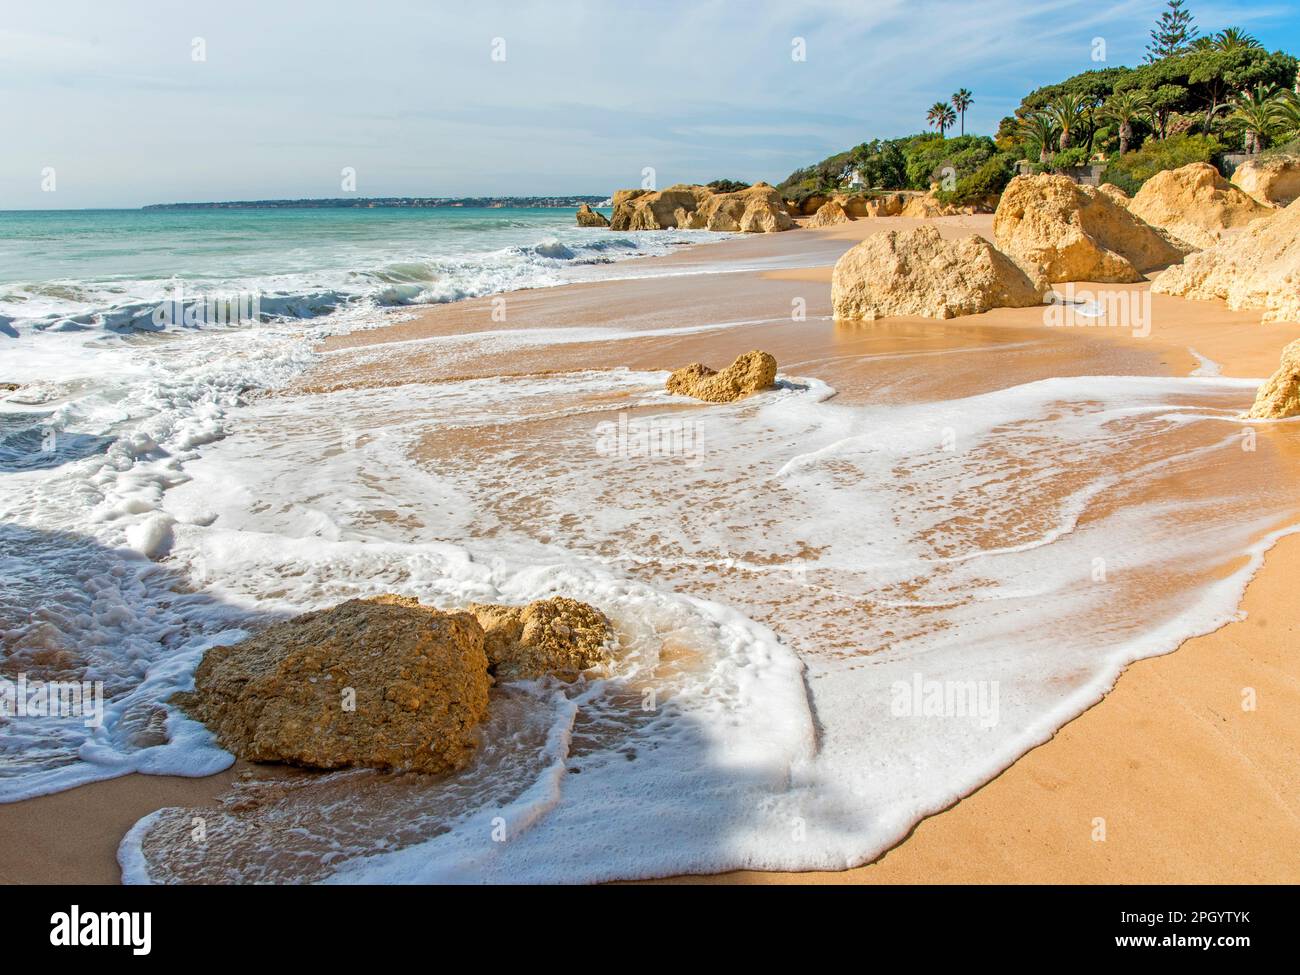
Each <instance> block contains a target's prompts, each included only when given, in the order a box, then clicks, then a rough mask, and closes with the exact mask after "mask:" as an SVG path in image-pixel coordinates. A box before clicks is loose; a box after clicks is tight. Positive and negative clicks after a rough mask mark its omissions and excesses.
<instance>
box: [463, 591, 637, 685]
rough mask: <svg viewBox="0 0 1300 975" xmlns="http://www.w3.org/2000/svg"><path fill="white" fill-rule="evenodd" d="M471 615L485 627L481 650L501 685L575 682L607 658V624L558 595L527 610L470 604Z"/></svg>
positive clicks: (593, 612)
mask: <svg viewBox="0 0 1300 975" xmlns="http://www.w3.org/2000/svg"><path fill="white" fill-rule="evenodd" d="M469 611H470V612H471V613H473V614H474V616H475V618H477V619H478V622H479V625H480V626H482V627H483V649H484V650H485V651H486V653H487V659H488V666H489V667H490V668H491V670H492V673H493V674H494V676H495V677H496V679H497V680H498V681H512V680H532V679H534V678H537V677H541V676H543V675H545V674H555V675H557V676H560V677H565V678H571V677H576V676H577V675H578V672H579V671H583V670H587V669H588V668H589V667H594V666H596V665H597V664H599V663H601V662H603V661H605V660H606V659H608V656H609V653H608V649H607V647H608V644H609V640H610V636H611V633H612V630H611V628H610V625H609V620H608V619H606V618H605V614H604V613H602V612H601V611H600V610H598V609H595V608H594V607H592V606H588V605H587V604H586V603H580V602H578V601H577V600H576V599H568V598H566V597H564V596H556V597H553V598H551V599H539V600H537V601H535V602H531V603H529V604H528V605H527V606H499V605H496V604H494V603H470V605H469Z"/></svg>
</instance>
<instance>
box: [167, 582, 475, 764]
mask: <svg viewBox="0 0 1300 975" xmlns="http://www.w3.org/2000/svg"><path fill="white" fill-rule="evenodd" d="M490 683H491V678H490V677H489V676H488V661H487V656H486V654H484V652H483V630H482V628H481V627H480V626H479V624H478V622H477V621H476V620H475V619H474V617H473V616H471V615H470V614H469V613H440V612H437V611H436V610H431V609H428V608H426V607H422V606H418V604H417V605H415V606H411V605H408V604H406V603H405V602H403V601H399V600H395V599H393V600H389V599H386V598H385V597H380V598H379V599H373V600H370V599H352V600H349V601H348V602H345V603H343V604H341V605H339V606H335V607H333V608H332V609H326V610H320V611H318V612H314V613H306V614H304V615H302V616H299V617H296V618H295V619H292V620H288V621H286V622H283V623H276V624H274V625H272V626H270V627H268V628H267V629H265V630H263V631H262V632H261V633H258V634H256V635H254V636H252V637H249V638H248V639H247V640H244V641H242V642H240V643H237V644H234V645H233V646H228V647H213V648H212V649H211V650H209V651H208V652H207V654H206V655H205V656H204V658H203V660H202V662H201V663H200V664H199V666H198V669H197V670H196V671H195V674H194V685H195V690H194V692H193V693H192V694H185V695H180V696H179V697H178V699H177V700H176V703H178V704H180V705H181V706H182V707H184V708H185V710H186V711H187V712H188V713H189V714H190V715H192V716H193V717H195V718H197V719H199V720H200V721H203V722H204V723H205V724H207V726H208V727H209V728H210V729H211V730H212V731H213V732H214V733H215V734H216V736H217V740H218V742H220V744H221V746H222V747H223V748H225V749H227V750H228V751H231V752H233V753H234V754H235V755H237V756H239V757H240V758H243V759H246V760H248V761H253V762H286V763H288V764H290V765H302V766H306V767H309V768H318V769H335V768H348V767H352V766H360V767H368V768H381V769H399V770H409V771H416V772H447V771H453V770H455V769H459V768H463V767H464V766H466V765H467V764H469V762H470V760H471V759H472V758H473V755H474V748H475V738H474V729H475V727H476V726H477V725H478V723H479V722H480V721H482V720H483V718H484V717H485V716H486V715H487V708H488V686H489V684H490ZM349 708H351V709H349Z"/></svg>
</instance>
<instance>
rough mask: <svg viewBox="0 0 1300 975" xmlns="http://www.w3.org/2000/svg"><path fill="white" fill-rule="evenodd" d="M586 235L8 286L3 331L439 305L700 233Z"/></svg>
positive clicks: (668, 246) (654, 251)
mask: <svg viewBox="0 0 1300 975" xmlns="http://www.w3.org/2000/svg"><path fill="white" fill-rule="evenodd" d="M522 226H528V225H527V224H523V225H522ZM530 229H531V230H533V231H534V232H535V231H536V227H530ZM583 233H584V234H585V235H586V236H566V237H563V238H562V237H561V236H559V235H557V234H548V235H545V236H542V237H541V238H540V239H537V240H534V241H533V242H531V243H519V244H511V245H508V246H505V247H500V248H497V249H495V250H491V251H478V252H473V251H471V252H463V253H450V254H444V255H436V256H430V257H425V258H418V259H415V258H402V259H399V260H384V261H377V262H376V263H375V264H374V265H373V266H364V265H363V266H357V267H348V268H342V269H337V268H329V267H322V268H318V269H314V270H303V271H297V272H293V273H286V274H274V275H236V274H229V275H225V276H213V275H211V274H209V275H206V276H203V277H195V278H190V279H186V278H183V277H178V276H172V277H167V278H139V279H132V280H98V281H97V280H84V281H82V280H65V281H44V282H24V283H14V284H10V285H7V286H5V288H4V293H3V294H0V335H7V336H9V337H11V338H12V337H17V336H19V335H21V334H40V333H43V332H50V333H59V332H89V331H96V330H99V331H106V332H115V333H122V332H149V331H169V330H175V329H181V328H191V329H192V328H213V327H229V326H231V325H235V326H248V325H254V324H265V323H267V322H271V321H286V320H292V319H311V318H319V317H321V316H326V315H331V314H334V313H335V312H337V311H339V310H340V309H342V308H345V307H349V306H355V305H368V306H371V307H375V308H380V309H382V308H400V307H406V306H412V305H427V304H442V303H446V302H451V301H460V300H464V299H467V298H478V297H482V296H484V295H489V294H497V293H500V292H503V291H511V290H517V289H523V288H539V287H553V286H555V285H560V284H565V283H568V282H570V281H573V280H579V279H581V269H582V268H584V267H588V268H589V267H593V266H598V265H606V264H611V263H614V262H616V261H624V260H631V259H636V258H640V257H652V256H660V255H664V254H667V253H670V252H671V251H673V250H674V249H676V248H678V247H680V246H683V245H685V244H690V243H699V242H700V237H699V235H690V234H687V233H679V232H675V231H657V232H648V233H643V234H639V235H637V236H635V237H628V236H618V237H609V236H591V232H590V231H584V232H583ZM712 236H713V237H715V238H718V239H720V238H721V236H722V235H712ZM243 305H253V311H252V313H251V314H244V315H238V314H234V313H232V311H231V309H237V308H239V307H242V306H243Z"/></svg>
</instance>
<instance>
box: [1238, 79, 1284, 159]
mask: <svg viewBox="0 0 1300 975" xmlns="http://www.w3.org/2000/svg"><path fill="white" fill-rule="evenodd" d="M1281 108H1282V102H1281V101H1280V100H1279V99H1278V97H1277V91H1276V90H1275V89H1267V88H1265V87H1264V86H1263V85H1256V86H1255V89H1254V90H1253V91H1247V92H1243V93H1242V94H1240V95H1237V96H1236V97H1235V98H1234V99H1233V100H1232V114H1231V115H1230V116H1229V118H1230V119H1232V120H1233V121H1234V122H1239V123H1240V124H1241V126H1242V128H1244V129H1245V130H1246V135H1245V149H1246V151H1247V152H1249V153H1255V152H1259V150H1261V149H1263V148H1264V143H1265V142H1266V141H1267V140H1268V137H1269V136H1270V135H1272V133H1273V132H1274V130H1275V129H1277V127H1278V122H1279V118H1278V116H1279V110H1280V109H1281Z"/></svg>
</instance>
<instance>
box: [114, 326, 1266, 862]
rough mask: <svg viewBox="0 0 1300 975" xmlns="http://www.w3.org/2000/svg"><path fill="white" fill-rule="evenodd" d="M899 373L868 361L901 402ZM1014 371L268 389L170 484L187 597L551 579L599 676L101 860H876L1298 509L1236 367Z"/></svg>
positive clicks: (1168, 638)
mask: <svg viewBox="0 0 1300 975" xmlns="http://www.w3.org/2000/svg"><path fill="white" fill-rule="evenodd" d="M956 338H957V337H954V342H953V347H952V349H951V350H950V354H951V355H954V356H958V355H969V354H970V353H969V351H968V350H966V349H965V348H964V346H963V345H961V344H960V343H959V342H957V341H956V340H955V339H956ZM642 339H643V337H638V339H637V340H638V341H640V340H642ZM485 341H490V340H485ZM943 354H944V353H943V350H941V349H940V350H935V349H933V348H931V349H927V351H926V352H925V354H924V355H917V356H916V357H915V359H914V365H913V368H915V369H917V370H926V371H932V370H934V369H935V368H941V367H942V366H941V363H940V365H938V366H936V362H935V359H936V357H937V358H939V359H940V360H941V359H942V356H943ZM907 359H908V354H907V352H906V351H899V352H898V353H897V354H896V355H892V356H890V357H887V358H882V357H874V358H864V360H863V362H862V363H861V364H860V368H859V369H858V372H857V374H858V377H859V379H860V380H861V382H862V384H863V386H864V387H865V388H868V389H869V388H870V387H871V386H872V383H873V375H879V376H880V377H881V379H882V381H885V380H886V379H887V381H888V382H889V383H890V384H893V383H896V382H897V381H898V375H899V370H900V368H902V369H906V368H907V367H906V365H905V363H906V361H907ZM900 363H904V365H900ZM1003 378H1004V379H1006V380H1009V381H1010V385H1007V386H1005V387H1002V388H996V389H993V390H992V391H987V392H978V393H973V394H971V395H955V396H954V397H953V398H951V399H946V400H939V401H931V402H923V403H909V404H897V405H892V406H891V405H886V404H884V403H880V404H876V405H864V404H863V403H861V402H858V403H842V402H837V398H836V397H835V396H834V395H833V394H834V391H833V390H832V389H831V388H830V387H828V386H826V385H825V384H824V383H822V382H821V381H819V380H817V379H815V378H811V377H803V376H798V375H790V376H785V375H783V376H782V377H781V379H782V382H781V387H780V388H779V389H777V390H776V391H773V392H770V393H766V394H762V395H760V396H757V397H754V398H752V399H750V400H747V401H744V402H742V403H738V404H732V405H726V406H710V405H702V404H695V403H688V402H686V401H683V400H679V399H676V398H673V397H669V396H667V395H666V394H664V393H663V392H661V390H662V383H663V379H664V374H662V373H656V372H637V371H631V370H612V371H591V372H579V373H570V374H565V375H560V376H534V377H514V378H511V379H509V380H496V379H483V380H465V381H449V382H439V383H433V384H403V385H401V386H397V387H390V388H368V389H359V390H336V391H334V392H331V393H327V394H318V395H304V396H295V395H287V396H280V397H276V398H273V399H267V400H263V401H261V402H259V403H257V404H255V405H254V406H252V407H250V408H249V409H248V410H247V411H246V412H245V414H244V415H243V417H242V418H241V428H240V432H239V435H237V436H233V437H230V438H228V439H226V440H225V441H224V442H222V443H221V444H219V445H216V446H214V447H213V448H212V449H211V450H210V451H207V452H206V453H205V455H204V456H203V457H202V458H201V459H200V460H198V461H196V462H195V463H192V464H191V465H189V466H188V468H187V472H188V473H189V474H190V475H191V477H192V478H193V480H192V481H190V482H189V483H187V484H185V485H183V486H180V487H178V488H176V489H174V490H172V491H170V492H168V495H167V500H166V509H167V510H168V512H169V513H170V514H171V515H172V516H173V517H175V518H176V520H177V523H178V527H177V530H176V544H175V546H174V547H173V549H172V563H173V564H175V565H177V566H178V567H182V568H183V570H184V571H185V572H187V573H188V574H189V575H190V576H192V577H195V578H201V579H202V580H203V583H204V589H205V591H206V592H208V593H210V594H213V595H214V596H215V597H217V598H218V599H219V600H221V601H223V602H228V603H232V604H236V605H246V604H249V605H251V604H253V603H255V602H256V603H260V604H261V605H263V606H265V607H267V608H280V607H284V608H285V609H286V610H288V609H291V608H292V609H298V608H304V607H307V606H317V605H325V604H329V603H333V602H336V601H338V600H340V599H343V598H346V597H349V596H353V595H359V594H366V593H373V592H377V591H381V590H393V591H398V592H403V593H407V594H410V595H415V596H418V597H419V598H421V599H422V600H424V601H425V602H428V603H431V604H434V605H438V606H444V607H453V606H456V605H460V604H463V603H464V602H465V601H467V600H470V599H496V600H504V601H523V600H526V599H531V598H537V597H540V596H544V595H549V594H552V593H565V594H569V595H575V596H577V597H578V598H581V599H585V600H588V601H590V602H592V603H594V604H596V605H598V606H600V607H601V608H602V609H604V610H605V611H606V612H607V613H608V614H609V615H610V617H611V618H612V619H613V620H614V621H615V623H616V625H617V627H618V629H619V632H620V641H621V647H620V652H619V660H618V662H617V663H616V664H615V665H614V666H613V667H612V668H611V670H610V671H609V673H607V674H604V675H601V676H599V677H597V678H593V679H591V680H589V681H587V682H584V683H581V684H579V685H577V686H573V687H569V686H564V685H558V684H557V685H535V684H529V685H518V686H515V687H512V688H509V689H505V690H502V691H501V692H499V693H500V695H501V699H502V701H503V703H502V705H501V706H500V707H499V708H498V710H497V711H496V712H495V713H494V717H493V719H492V724H491V726H489V727H488V728H486V729H485V736H484V740H485V742H486V743H487V745H486V747H485V750H484V754H483V755H482V757H481V758H480V760H479V761H478V762H477V763H476V765H475V766H474V768H473V769H471V770H469V771H468V772H467V773H465V774H463V775H459V776H454V777H452V778H450V779H447V780H443V781H429V780H416V781H414V782H413V781H412V780H411V779H410V778H409V777H384V776H377V775H370V774H363V773H356V774H349V775H348V776H328V777H323V778H321V779H317V780H309V781H305V782H297V783H295V785H294V787H293V788H292V789H285V790H284V792H283V794H281V793H280V792H279V791H275V789H278V788H279V787H271V788H272V789H273V792H274V794H273V797H272V798H271V799H264V798H256V797H257V796H258V795H259V793H265V791H266V790H267V789H268V788H269V787H268V786H266V785H265V784H262V783H256V784H252V785H249V786H247V787H245V788H244V789H241V790H237V791H236V795H235V797H232V799H231V800H230V802H229V804H228V805H227V806H226V807H225V808H224V809H223V810H222V811H221V812H220V813H219V817H220V818H219V822H220V824H221V825H220V828H219V830H218V832H219V833H220V834H221V835H222V836H223V839H222V840H221V841H220V842H219V843H213V842H209V844H208V845H207V847H206V848H205V849H203V850H202V851H196V850H194V848H193V844H192V843H191V842H190V841H189V838H188V837H189V828H188V826H187V825H186V824H187V823H189V822H190V820H191V818H192V817H193V816H194V815H197V814H200V813H202V811H194V810H189V811H186V810H175V811H170V812H169V811H164V812H162V813H159V814H156V816H155V817H154V818H152V819H150V820H147V821H145V822H142V824H141V825H140V826H139V827H138V828H137V830H136V831H135V833H134V834H133V836H132V837H130V838H128V841H127V842H126V844H124V851H126V852H127V857H126V863H127V864H128V865H129V866H130V867H131V869H130V870H129V871H128V875H129V876H131V877H132V878H134V879H143V878H145V877H146V876H148V877H150V878H152V879H155V880H198V879H217V878H220V877H230V876H238V877H240V878H243V879H289V878H297V879H302V880H321V879H331V878H332V879H338V880H346V879H379V880H403V881H416V880H446V879H450V880H468V881H475V880H568V881H583V880H601V879H608V878H612V877H628V876H648V875H662V874H668V873H679V872H689V871H715V870H722V869H726V868H730V867H739V866H748V867H759V868H777V869H807V868H814V867H817V868H834V867H843V866H847V865H851V864H856V863H860V862H863V861H864V860H866V859H869V858H870V857H872V856H873V855H875V854H877V853H879V852H880V851H881V850H882V849H884V848H885V847H887V846H888V845H889V844H890V843H891V842H893V841H894V840H896V839H897V838H898V837H899V836H900V835H902V834H903V833H904V832H905V831H906V830H907V829H908V828H909V827H910V826H911V825H912V824H914V823H915V821H916V820H917V819H918V818H919V817H921V816H923V815H925V814H927V813H929V812H931V811H934V810H937V809H939V808H942V807H943V806H945V805H947V804H948V803H950V802H951V801H952V800H953V799H955V798H957V797H958V796H960V795H961V794H963V793H965V792H967V791H969V790H970V789H971V788H974V787H975V786H976V785H978V784H979V783H981V782H983V781H986V780H987V779H988V778H990V777H991V776H992V775H994V774H996V773H997V772H998V771H1000V770H1001V769H1002V768H1004V767H1005V766H1006V765H1007V764H1009V763H1010V762H1011V761H1012V760H1014V758H1015V757H1017V756H1018V755H1020V754H1022V753H1023V752H1024V751H1025V750H1026V749H1028V748H1029V747H1032V745H1034V744H1036V743H1039V742H1041V741H1043V740H1045V739H1046V738H1047V737H1049V736H1050V735H1051V733H1052V732H1053V731H1054V730H1055V729H1056V728H1057V727H1059V726H1060V724H1061V723H1063V722H1064V721H1066V720H1068V719H1069V718H1070V717H1072V716H1073V715H1075V714H1077V713H1079V712H1080V711H1081V710H1083V709H1084V708H1086V707H1087V706H1089V705H1090V704H1092V703H1094V702H1095V701H1096V700H1097V699H1098V698H1099V697H1100V696H1101V694H1102V693H1104V691H1105V690H1106V689H1107V688H1108V687H1109V686H1110V684H1111V683H1112V682H1113V680H1114V678H1115V677H1116V675H1117V674H1118V672H1119V670H1120V669H1121V668H1122V667H1123V666H1124V665H1125V664H1127V663H1128V662H1130V661H1132V660H1133V659H1136V658H1138V657H1141V656H1146V655H1150V654H1153V653H1159V652H1165V651H1168V650H1170V649H1172V648H1173V647H1175V646H1176V645H1177V644H1178V643H1179V642H1180V641H1181V640H1182V639H1183V638H1185V637H1187V636H1190V635H1192V634H1195V633H1198V632H1202V631H1204V630H1207V629H1210V628H1212V627H1213V626H1215V625H1217V624H1218V623H1219V622H1222V621H1223V620H1224V619H1226V618H1229V617H1230V616H1231V615H1232V613H1233V610H1234V606H1235V603H1236V599H1237V596H1238V594H1239V592H1240V590H1241V588H1242V586H1243V585H1244V581H1245V578H1246V576H1247V575H1248V573H1249V571H1250V567H1251V562H1250V556H1252V555H1257V554H1258V552H1259V551H1260V549H1261V547H1262V546H1263V545H1265V544H1267V542H1266V539H1268V538H1269V537H1270V533H1271V532H1272V531H1274V530H1276V529H1278V528H1279V526H1281V525H1282V524H1283V523H1284V520H1285V516H1286V514H1287V512H1288V506H1289V504H1290V503H1291V501H1292V498H1291V497H1290V493H1289V492H1287V491H1286V490H1285V489H1283V488H1281V487H1277V486H1276V485H1282V484H1285V483H1287V481H1286V480H1285V479H1283V478H1279V477H1277V474H1278V472H1279V471H1280V469H1281V468H1282V466H1283V464H1284V459H1283V458H1281V457H1279V456H1277V455H1275V454H1274V453H1273V452H1272V446H1271V441H1270V439H1269V437H1268V436H1267V434H1265V435H1264V436H1262V437H1261V438H1260V441H1259V442H1258V443H1257V444H1256V447H1257V449H1255V450H1251V451H1246V450H1243V449H1242V444H1243V430H1244V428H1243V426H1242V424H1241V423H1240V422H1239V421H1238V420H1237V419H1236V414H1237V413H1238V412H1239V411H1240V410H1241V409H1242V408H1243V406H1245V405H1246V404H1247V403H1248V402H1249V400H1250V398H1251V395H1252V393H1253V389H1254V384H1253V383H1251V382H1248V381H1240V380H1230V379H1222V378H1154V377H1139V376H1114V377H1104V376H1083V377H1077V378H1056V379H1051V378H1049V379H1041V380H1038V379H1033V378H1032V377H1031V375H1030V374H1029V370H1026V375H1024V376H1023V377H1019V378H1022V379H1024V381H1023V382H1016V381H1014V380H1015V379H1016V378H1017V377H1015V376H1014V375H1010V376H1006V377H1003ZM955 392H956V391H955ZM323 416H324V417H331V418H336V419H333V420H328V421H322V417H323ZM304 471H310V472H311V473H310V478H309V480H308V481H307V482H306V483H303V484H301V485H300V487H299V489H298V490H297V491H295V492H294V493H293V494H292V495H290V496H286V494H285V492H284V490H283V489H282V488H281V487H278V485H281V484H284V483H285V482H286V481H288V480H290V479H292V478H294V477H295V476H297V477H299V478H301V474H302V472H304ZM255 499H260V502H261V503H253V502H254V500H255ZM936 688H937V690H936ZM935 694H938V695H939V697H940V698H943V697H944V696H945V695H946V700H944V701H939V703H935V704H934V707H931V704H932V703H933V702H935V701H938V698H935ZM647 695H649V696H650V699H651V700H652V702H653V706H652V707H649V708H647V707H646V700H647ZM967 705H969V706H967ZM503 742H508V743H510V744H509V745H508V746H504V747H503V744H502V743H503ZM249 795H252V796H254V797H255V798H254V799H253V800H249V799H248V796H249ZM204 815H208V814H206V813H205V814H204ZM290 824H293V828H292V830H290V829H289V828H288V827H289V825H290ZM209 826H210V828H211V823H209ZM209 835H210V836H211V835H212V834H211V832H210V833H209ZM501 835H504V836H505V840H504V841H501V839H500V836H501ZM326 847H328V849H329V850H330V856H329V857H328V858H326V859H327V862H321V860H320V857H319V856H318V855H317V854H318V853H319V851H320V850H322V849H324V848H326ZM307 864H310V866H306V865H307Z"/></svg>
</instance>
